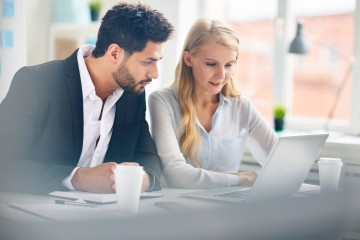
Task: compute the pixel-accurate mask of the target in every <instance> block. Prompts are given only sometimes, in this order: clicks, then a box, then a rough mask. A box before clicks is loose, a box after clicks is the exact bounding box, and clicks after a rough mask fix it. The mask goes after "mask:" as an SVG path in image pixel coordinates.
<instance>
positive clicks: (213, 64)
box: [206, 63, 216, 67]
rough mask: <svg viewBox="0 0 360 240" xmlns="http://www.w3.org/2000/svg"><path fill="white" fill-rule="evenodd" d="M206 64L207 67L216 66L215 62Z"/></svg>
mask: <svg viewBox="0 0 360 240" xmlns="http://www.w3.org/2000/svg"><path fill="white" fill-rule="evenodd" d="M206 65H207V66H209V67H214V66H216V63H206Z"/></svg>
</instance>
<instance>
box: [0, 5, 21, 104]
mask: <svg viewBox="0 0 360 240" xmlns="http://www.w3.org/2000/svg"><path fill="white" fill-rule="evenodd" d="M24 2H25V1H24V0H14V17H11V18H3V17H2V15H1V16H0V17H1V20H0V30H11V31H12V32H13V47H12V48H1V47H0V58H1V65H2V66H1V73H0V102H1V101H2V100H3V98H4V97H5V95H6V93H7V91H8V89H9V87H10V83H11V80H12V78H13V76H14V74H15V72H16V71H17V70H18V69H19V68H20V67H21V66H23V65H25V64H26V55H27V52H26V34H25V33H26V32H25V22H24V20H25V19H24V12H25V11H24V10H25V9H26V8H25V6H24ZM0 12H2V11H0Z"/></svg>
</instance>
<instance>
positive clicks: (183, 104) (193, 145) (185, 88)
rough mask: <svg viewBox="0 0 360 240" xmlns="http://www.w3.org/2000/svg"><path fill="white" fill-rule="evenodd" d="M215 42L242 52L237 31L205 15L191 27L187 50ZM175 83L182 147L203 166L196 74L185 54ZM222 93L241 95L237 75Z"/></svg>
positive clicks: (186, 44) (177, 69)
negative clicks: (195, 97) (196, 97)
mask: <svg viewBox="0 0 360 240" xmlns="http://www.w3.org/2000/svg"><path fill="white" fill-rule="evenodd" d="M212 42H216V43H218V44H221V45H223V46H225V47H228V48H230V49H232V50H235V51H236V52H237V53H239V49H238V47H239V39H238V38H237V37H236V34H235V32H234V31H233V30H232V29H231V28H230V27H229V26H227V25H226V24H225V23H223V22H220V21H216V20H210V19H204V18H202V19H199V20H198V21H196V22H195V24H194V25H193V26H192V28H191V29H190V32H189V33H188V35H187V37H186V40H185V44H184V48H183V53H184V52H185V51H188V52H190V53H191V54H196V53H197V52H199V50H200V49H201V47H202V46H204V45H206V44H209V43H212ZM237 56H238V55H237ZM237 56H236V58H237ZM173 86H174V87H175V88H176V90H177V94H178V96H179V102H180V110H181V113H182V118H181V121H180V124H179V131H180V130H183V133H182V135H181V137H180V149H181V151H182V153H183V154H184V155H185V156H186V157H189V158H190V159H191V160H192V161H193V162H194V164H195V165H196V166H197V167H200V166H201V164H200V162H199V161H198V160H197V158H196V152H197V150H198V148H199V144H200V133H199V129H198V128H197V126H196V124H195V116H196V111H195V104H194V99H193V93H194V77H193V74H192V70H191V67H188V66H187V65H186V64H185V62H184V57H183V56H181V58H180V60H179V63H178V65H177V67H176V72H175V82H174V84H173ZM222 93H223V94H224V96H226V97H236V96H239V95H240V92H239V91H238V90H237V89H236V87H235V83H234V79H233V77H231V79H230V81H229V82H228V83H227V84H226V85H225V86H224V87H223V89H222Z"/></svg>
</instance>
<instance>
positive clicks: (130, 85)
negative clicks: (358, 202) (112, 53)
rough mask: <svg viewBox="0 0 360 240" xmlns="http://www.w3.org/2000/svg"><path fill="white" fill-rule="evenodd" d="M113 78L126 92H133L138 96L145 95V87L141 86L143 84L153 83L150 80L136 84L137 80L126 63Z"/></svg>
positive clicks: (114, 73) (122, 64)
mask: <svg viewBox="0 0 360 240" xmlns="http://www.w3.org/2000/svg"><path fill="white" fill-rule="evenodd" d="M113 78H114V80H115V81H116V83H117V84H118V85H119V87H121V88H122V89H123V90H124V91H127V92H131V93H134V94H136V95H141V94H143V93H144V91H145V87H144V86H141V84H142V83H150V82H151V81H152V79H151V78H148V79H144V80H141V81H140V82H136V80H135V78H134V77H133V75H131V73H130V72H129V69H128V68H127V67H126V65H125V62H122V63H121V65H120V67H119V69H118V70H117V71H115V72H113Z"/></svg>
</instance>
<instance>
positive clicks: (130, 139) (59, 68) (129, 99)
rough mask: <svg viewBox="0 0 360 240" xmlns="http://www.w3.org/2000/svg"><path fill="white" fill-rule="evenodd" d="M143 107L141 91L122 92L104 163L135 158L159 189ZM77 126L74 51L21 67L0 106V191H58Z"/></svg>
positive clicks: (76, 150) (75, 157)
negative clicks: (139, 92) (67, 54)
mask: <svg viewBox="0 0 360 240" xmlns="http://www.w3.org/2000/svg"><path fill="white" fill-rule="evenodd" d="M145 110H146V105H145V94H142V95H134V94H131V93H128V92H124V93H123V95H122V96H121V98H120V99H119V100H118V102H117V103H116V115H115V121H114V125H113V131H112V137H111V140H110V143H109V147H108V150H107V153H106V156H105V160H104V162H112V161H113V162H117V163H121V162H138V163H139V164H140V165H141V166H143V167H144V169H145V170H146V171H147V172H149V173H151V174H152V175H153V176H155V178H156V181H155V189H160V184H159V179H160V174H161V163H160V159H159V157H158V155H157V152H156V148H155V145H154V143H153V140H152V138H151V136H150V132H149V127H148V124H147V122H146V120H145ZM83 126H84V124H83V97H82V89H81V81H80V74H79V67H78V62H77V51H76V52H74V53H73V54H72V55H71V56H70V57H69V58H67V59H65V60H58V61H51V62H47V63H44V64H41V65H37V66H32V67H23V68H21V69H20V70H19V71H18V72H17V73H16V74H15V76H14V78H13V81H12V83H11V86H10V89H9V91H8V94H7V96H6V97H5V98H4V100H3V101H2V103H1V105H0V161H1V165H0V189H2V190H10V191H20V192H30V193H47V192H49V191H53V190H59V189H60V190H61V189H63V188H64V187H63V186H62V185H61V182H62V180H63V179H64V178H66V177H67V176H68V175H69V174H70V173H71V171H72V170H73V169H74V167H76V165H77V163H78V161H79V158H80V154H81V150H82V143H83V130H84V129H83ZM63 190H64V189H63Z"/></svg>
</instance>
